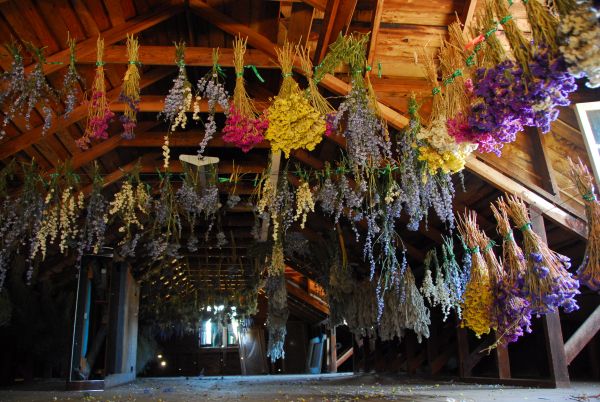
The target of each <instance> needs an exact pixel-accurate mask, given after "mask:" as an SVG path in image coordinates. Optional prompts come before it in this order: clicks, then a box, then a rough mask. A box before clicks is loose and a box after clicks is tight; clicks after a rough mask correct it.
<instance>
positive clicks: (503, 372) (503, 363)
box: [495, 333, 511, 380]
mask: <svg viewBox="0 0 600 402" xmlns="http://www.w3.org/2000/svg"><path fill="white" fill-rule="evenodd" d="M495 336H496V340H497V339H498V334H497V333H496V334H495ZM496 362H497V363H498V377H499V378H500V379H503V380H505V379H507V378H511V375H510V358H509V356H508V345H505V344H499V345H498V347H497V348H496Z"/></svg>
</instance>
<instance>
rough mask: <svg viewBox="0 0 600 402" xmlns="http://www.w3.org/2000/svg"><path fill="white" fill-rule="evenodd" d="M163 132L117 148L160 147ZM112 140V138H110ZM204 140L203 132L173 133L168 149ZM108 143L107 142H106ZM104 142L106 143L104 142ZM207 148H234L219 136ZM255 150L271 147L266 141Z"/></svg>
mask: <svg viewBox="0 0 600 402" xmlns="http://www.w3.org/2000/svg"><path fill="white" fill-rule="evenodd" d="M165 134H166V133H165V132H147V133H143V134H139V135H137V134H136V136H135V138H133V139H131V140H123V141H119V143H118V146H119V147H123V148H140V147H148V148H150V147H152V148H154V147H162V146H163V144H164V142H165V140H164V136H165ZM111 138H112V137H111ZM202 138H204V132H203V131H197V130H193V131H182V132H175V134H171V135H170V136H169V147H170V148H186V147H197V146H198V144H199V143H200V141H202ZM107 141H108V140H107ZM105 142H106V141H105ZM208 147H209V148H235V147H236V146H235V145H233V144H231V143H229V142H225V141H224V140H223V138H222V137H221V136H220V135H217V136H216V137H215V138H213V139H211V140H210V141H209V142H208ZM254 148H256V149H270V148H271V145H270V144H269V142H268V141H263V142H261V143H259V144H257V145H255V146H254Z"/></svg>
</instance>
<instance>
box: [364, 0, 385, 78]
mask: <svg viewBox="0 0 600 402" xmlns="http://www.w3.org/2000/svg"><path fill="white" fill-rule="evenodd" d="M383 1H384V0H375V9H374V10H373V16H372V18H371V37H370V38H369V47H368V48H367V65H368V66H372V65H373V61H374V60H375V50H376V48H377V37H378V36H379V27H380V26H381V16H382V14H383ZM367 74H369V72H368V71H367Z"/></svg>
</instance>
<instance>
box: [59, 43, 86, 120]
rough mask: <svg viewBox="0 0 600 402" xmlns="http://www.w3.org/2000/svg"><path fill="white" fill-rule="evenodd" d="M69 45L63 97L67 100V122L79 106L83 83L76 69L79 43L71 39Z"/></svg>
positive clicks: (65, 116) (65, 114)
mask: <svg viewBox="0 0 600 402" xmlns="http://www.w3.org/2000/svg"><path fill="white" fill-rule="evenodd" d="M67 45H68V46H69V66H68V67H67V73H66V74H65V77H64V78H63V88H62V91H63V97H64V100H65V113H64V115H63V117H64V119H65V120H67V119H68V118H69V116H70V115H71V113H72V112H73V110H74V109H75V105H76V104H77V94H78V93H79V91H80V90H79V84H80V82H83V79H82V78H81V76H80V75H79V73H78V72H77V68H76V67H75V61H76V60H75V47H76V46H77V42H76V41H75V39H73V38H71V37H69V39H67Z"/></svg>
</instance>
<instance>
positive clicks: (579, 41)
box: [558, 1, 600, 88]
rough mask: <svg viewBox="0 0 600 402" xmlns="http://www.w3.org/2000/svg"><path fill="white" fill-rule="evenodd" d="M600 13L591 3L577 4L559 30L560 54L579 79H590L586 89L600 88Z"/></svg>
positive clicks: (565, 17)
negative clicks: (599, 19) (599, 18)
mask: <svg viewBox="0 0 600 402" xmlns="http://www.w3.org/2000/svg"><path fill="white" fill-rule="evenodd" d="M598 17H599V12H598V9H597V8H596V7H594V6H593V5H592V2H590V1H578V4H577V7H574V8H572V9H571V10H568V12H567V13H565V14H563V15H562V18H561V20H560V24H559V27H558V35H559V37H560V42H561V45H560V52H561V53H562V55H563V57H564V58H565V61H566V62H567V64H568V66H569V73H570V74H572V75H573V76H574V77H576V78H582V77H587V82H586V84H585V85H586V86H587V87H590V88H598V87H599V86H600V47H599V46H598V43H600V23H598Z"/></svg>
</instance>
